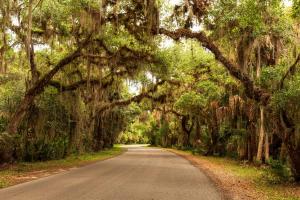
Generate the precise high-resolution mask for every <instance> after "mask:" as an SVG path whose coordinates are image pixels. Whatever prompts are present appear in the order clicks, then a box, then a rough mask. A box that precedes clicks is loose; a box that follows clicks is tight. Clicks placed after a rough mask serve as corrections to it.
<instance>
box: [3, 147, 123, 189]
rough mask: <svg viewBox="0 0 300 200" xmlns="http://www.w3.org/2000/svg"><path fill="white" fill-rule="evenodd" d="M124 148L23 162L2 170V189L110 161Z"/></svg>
mask: <svg viewBox="0 0 300 200" xmlns="http://www.w3.org/2000/svg"><path fill="white" fill-rule="evenodd" d="M124 151H125V149H124V148H121V147H119V146H116V147H114V148H112V149H108V150H103V151H100V152H97V153H84V154H80V155H71V156H69V157H67V158H65V159H61V160H50V161H43V162H21V163H17V164H13V165H8V166H4V167H2V168H0V188H5V187H9V186H12V185H16V184H19V183H24V182H27V181H32V180H35V179H38V178H42V177H46V176H50V175H53V174H57V173H60V172H64V171H67V170H70V169H74V168H77V167H81V166H85V165H88V164H91V163H94V162H97V161H100V160H105V159H109V158H112V157H115V156H117V155H120V154H122V153H123V152H124Z"/></svg>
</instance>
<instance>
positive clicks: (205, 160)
mask: <svg viewBox="0 0 300 200" xmlns="http://www.w3.org/2000/svg"><path fill="white" fill-rule="evenodd" d="M168 150H169V151H172V152H174V153H176V154H179V155H181V156H183V157H185V158H187V159H188V160H191V161H192V162H193V161H194V162H195V161H196V162H197V161H199V162H197V165H199V167H200V168H202V169H204V170H205V171H209V173H210V174H212V176H215V178H216V179H218V180H219V181H218V182H219V184H220V185H221V187H222V184H223V185H225V187H227V188H226V189H227V190H229V191H230V192H231V193H237V195H239V194H238V193H241V192H245V193H248V194H250V195H248V196H249V198H248V199H257V198H259V199H264V200H300V186H299V185H297V184H293V183H287V182H280V181H278V178H279V177H277V175H276V174H274V173H272V171H271V170H270V168H269V167H267V166H265V167H256V166H253V165H248V164H245V163H242V162H239V161H235V160H232V159H229V158H220V157H205V156H200V155H193V154H192V152H190V151H180V150H174V149H168ZM203 165H206V166H203ZM235 187H240V188H236V189H234V188H235ZM241 188H242V189H241ZM247 190H248V191H247ZM233 196H235V195H233ZM255 197H256V198H255Z"/></svg>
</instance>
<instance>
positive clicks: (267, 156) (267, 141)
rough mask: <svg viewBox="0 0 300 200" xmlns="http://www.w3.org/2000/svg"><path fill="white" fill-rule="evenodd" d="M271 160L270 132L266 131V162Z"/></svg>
mask: <svg viewBox="0 0 300 200" xmlns="http://www.w3.org/2000/svg"><path fill="white" fill-rule="evenodd" d="M269 160H270V145H269V134H268V132H265V162H266V163H267V162H268V161H269Z"/></svg>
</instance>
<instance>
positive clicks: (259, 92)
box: [159, 28, 271, 105]
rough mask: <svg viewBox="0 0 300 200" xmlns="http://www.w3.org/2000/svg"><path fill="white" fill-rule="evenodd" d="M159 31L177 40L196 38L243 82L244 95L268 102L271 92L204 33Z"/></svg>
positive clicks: (180, 30) (183, 30)
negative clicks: (257, 82) (255, 80)
mask: <svg viewBox="0 0 300 200" xmlns="http://www.w3.org/2000/svg"><path fill="white" fill-rule="evenodd" d="M159 33H160V34H164V35H166V36H169V37H171V38H172V39H174V40H179V39H180V38H192V39H197V40H198V41H199V42H201V44H202V46H203V47H205V48H207V49H208V50H210V51H211V52H212V53H213V54H214V55H215V58H216V59H217V60H218V61H219V62H221V63H222V64H223V65H224V67H225V68H226V69H227V70H228V71H229V73H230V74H231V75H232V76H233V77H235V78H236V79H238V80H240V81H241V82H242V83H243V85H244V87H245V92H246V95H247V96H248V97H249V98H251V99H254V100H256V101H258V102H261V103H262V104H264V105H266V104H268V103H269V100H270V97H271V94H270V93H269V92H267V91H265V90H264V89H262V88H260V87H258V86H256V85H255V84H254V82H253V80H251V78H250V77H249V76H248V75H247V74H245V73H244V72H242V71H241V70H240V69H239V68H238V66H237V65H236V64H234V63H233V62H232V61H230V60H229V59H227V58H226V57H225V56H224V55H223V53H222V52H221V50H220V49H219V48H218V46H216V45H215V44H214V42H213V41H212V40H211V39H210V38H208V37H207V36H206V35H205V33H203V32H198V33H195V32H192V31H191V30H189V29H177V30H176V31H169V30H166V29H164V28H160V29H159Z"/></svg>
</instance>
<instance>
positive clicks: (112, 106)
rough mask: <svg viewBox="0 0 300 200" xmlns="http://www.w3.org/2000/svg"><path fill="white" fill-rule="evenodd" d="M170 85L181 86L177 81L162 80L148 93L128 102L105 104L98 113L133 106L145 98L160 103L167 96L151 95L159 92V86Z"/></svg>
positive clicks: (120, 101) (119, 101)
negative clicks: (117, 107) (132, 104)
mask: <svg viewBox="0 0 300 200" xmlns="http://www.w3.org/2000/svg"><path fill="white" fill-rule="evenodd" d="M166 82H167V83H170V84H173V85H179V82H178V81H175V80H161V81H159V82H158V83H156V84H155V85H154V86H153V87H152V88H151V89H149V90H148V91H147V92H143V93H141V94H139V95H136V96H134V97H132V98H130V99H127V100H118V101H114V102H112V103H108V104H105V105H102V106H101V107H100V108H98V109H97V113H98V114H99V113H101V112H103V111H105V110H107V109H112V108H114V107H116V106H122V107H123V106H127V105H129V104H131V103H132V102H136V103H139V102H141V101H142V100H143V99H144V98H149V99H152V100H154V101H159V100H161V99H162V98H164V97H165V95H160V96H158V97H154V96H152V95H150V93H154V92H156V91H157V89H158V86H161V85H163V84H164V83H166Z"/></svg>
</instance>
